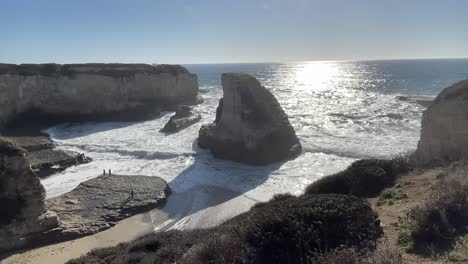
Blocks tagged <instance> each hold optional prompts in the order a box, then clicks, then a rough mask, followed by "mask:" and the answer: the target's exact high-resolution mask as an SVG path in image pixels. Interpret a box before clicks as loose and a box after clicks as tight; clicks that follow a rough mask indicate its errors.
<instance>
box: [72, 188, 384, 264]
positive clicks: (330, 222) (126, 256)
mask: <svg viewBox="0 0 468 264" xmlns="http://www.w3.org/2000/svg"><path fill="white" fill-rule="evenodd" d="M381 235H382V229H381V227H380V225H379V221H378V218H377V215H376V214H375V212H373V210H372V208H371V207H370V205H369V204H368V203H367V202H366V201H365V200H363V199H361V198H357V197H354V196H348V195H341V194H321V195H309V194H304V195H301V196H298V197H295V196H292V195H280V196H275V197H274V198H272V199H271V200H270V201H268V202H266V203H261V204H258V205H257V206H254V207H253V208H252V209H251V210H250V211H248V212H246V213H243V214H241V215H238V216H236V217H234V218H232V219H230V220H228V221H227V222H225V223H224V224H221V225H220V226H217V227H215V228H211V229H200V230H187V231H175V230H174V231H169V232H159V233H155V234H150V235H146V236H144V237H141V238H139V239H137V240H135V241H132V242H129V243H124V244H120V245H119V246H117V247H114V248H105V249H97V250H94V251H92V252H91V253H90V254H88V255H87V256H84V257H81V258H79V259H76V260H73V261H70V262H69V263H75V264H78V263H174V262H177V263H313V262H314V261H315V260H316V259H318V258H320V257H321V256H322V255H321V253H324V252H329V251H332V250H334V249H338V248H340V247H346V248H348V247H349V248H355V249H356V250H371V249H374V248H375V245H376V244H375V241H376V240H377V239H378V238H379V237H380V236H381ZM102 261H104V262H102Z"/></svg>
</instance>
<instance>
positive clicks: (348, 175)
mask: <svg viewBox="0 0 468 264" xmlns="http://www.w3.org/2000/svg"><path fill="white" fill-rule="evenodd" d="M408 169H409V165H408V162H407V160H406V159H404V158H396V159H393V160H378V159H369V160H359V161H356V162H354V163H352V164H351V166H349V167H348V168H347V169H346V170H344V171H341V172H339V173H336V174H333V175H331V176H327V177H324V178H322V179H320V180H318V181H316V182H314V183H312V184H311V185H309V186H308V187H307V188H306V193H309V194H311V193H341V194H352V195H355V196H359V197H374V196H376V195H378V194H379V193H380V192H381V191H382V190H383V189H385V188H387V187H390V186H392V185H394V184H395V181H396V179H397V176H398V175H399V174H400V173H403V172H406V171H408Z"/></svg>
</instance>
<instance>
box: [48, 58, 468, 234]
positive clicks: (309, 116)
mask: <svg viewBox="0 0 468 264" xmlns="http://www.w3.org/2000/svg"><path fill="white" fill-rule="evenodd" d="M184 66H185V67H187V68H188V69H189V70H190V71H191V72H193V73H196V74H197V75H198V78H199V86H200V90H201V92H200V95H201V96H202V97H203V98H204V103H203V104H200V105H197V106H195V110H197V111H199V112H200V113H201V115H202V120H201V121H200V122H199V123H197V124H195V125H192V126H191V127H189V128H187V129H185V130H182V131H181V132H179V133H176V134H172V135H165V134H163V133H161V132H159V129H161V128H162V127H163V126H164V124H165V123H166V122H167V121H168V119H169V118H170V117H171V116H172V115H173V114H174V113H173V112H166V113H163V114H161V116H160V117H159V118H157V119H155V120H151V121H146V122H124V123H123V122H118V123H117V122H107V123H82V124H61V125H58V126H55V127H51V128H49V129H47V130H46V131H45V132H47V133H48V134H49V135H50V136H51V138H52V139H53V140H54V141H55V142H56V144H57V147H58V148H59V149H63V150H73V151H78V152H81V153H84V154H85V155H87V156H89V157H91V158H92V159H93V162H91V163H89V164H83V165H80V166H76V167H71V168H68V169H67V170H65V171H64V172H62V173H58V174H56V175H53V176H51V177H49V178H46V179H43V180H42V183H43V185H44V186H45V189H46V191H47V196H48V197H54V196H57V195H60V194H62V193H64V192H67V191H70V190H71V189H73V188H74V187H76V186H77V185H78V184H79V183H80V182H82V181H84V180H87V179H90V178H93V177H96V176H99V175H100V174H102V170H103V169H106V170H107V169H111V170H112V172H113V173H115V174H129V175H136V174H138V175H149V176H159V177H161V178H163V179H165V180H166V181H167V182H168V183H169V185H170V186H171V188H172V190H173V191H174V192H175V193H179V194H180V193H187V192H190V191H191V190H198V192H192V194H193V193H197V195H191V196H187V197H188V198H187V199H190V200H191V205H189V207H190V208H189V209H187V210H185V211H184V213H180V214H179V213H178V212H173V216H172V218H173V222H174V223H172V224H171V226H175V227H179V228H185V227H201V226H210V225H214V224H216V223H219V222H220V221H223V220H224V219H226V218H227V217H230V216H232V215H235V214H237V213H240V212H242V211H245V210H247V209H248V208H249V207H250V206H251V205H252V204H254V203H255V202H258V201H266V200H268V199H270V198H271V197H272V196H273V195H274V194H277V193H285V192H289V193H292V194H300V193H302V192H303V190H304V188H305V187H306V186H307V185H308V184H310V183H312V182H314V181H316V180H317V179H319V178H321V177H323V176H325V175H329V174H332V173H335V172H337V171H340V170H342V169H344V168H346V167H347V166H348V165H349V164H350V163H351V162H353V161H355V160H358V159H363V158H391V157H394V156H397V155H405V154H408V153H411V152H412V151H414V150H415V148H416V146H417V142H418V140H419V132H420V123H421V116H422V112H423V111H424V109H425V108H426V106H425V104H424V103H425V102H427V101H428V100H432V99H433V98H434V97H435V96H436V95H437V94H438V93H439V92H440V91H441V90H442V89H444V88H445V87H447V86H449V85H451V84H453V83H455V82H457V81H460V80H462V79H466V78H468V59H446V60H393V61H345V62H297V63H261V64H207V65H184ZM223 72H243V73H248V74H252V75H253V76H255V77H256V78H258V79H259V80H260V82H261V83H262V84H263V85H264V86H265V87H266V88H267V89H269V90H270V91H271V92H272V93H273V94H274V95H275V96H276V97H277V99H278V101H279V102H280V103H281V105H282V106H283V108H284V110H285V111H286V113H287V114H288V116H289V120H290V122H291V123H292V125H293V126H294V128H295V129H296V133H297V135H298V137H299V139H300V141H301V143H302V146H303V153H302V155H301V156H299V157H298V158H296V159H295V160H291V161H287V162H282V163H275V164H271V165H268V166H249V165H244V164H240V163H236V162H231V161H225V160H218V159H215V158H213V157H212V156H211V154H210V153H209V152H208V151H207V150H203V149H199V148H198V146H197V143H196V139H197V136H198V130H199V128H200V126H201V125H202V124H206V123H209V122H212V121H213V120H214V117H215V109H216V106H217V104H218V100H219V98H220V97H222V89H221V84H220V78H221V73H223ZM200 190H201V191H200ZM210 193H216V197H218V198H219V194H220V193H229V195H227V196H226V197H225V198H224V199H214V198H213V197H211V196H210ZM211 207H216V208H217V209H216V211H210V212H205V211H206V210H208V209H209V208H211ZM203 212H205V213H203ZM195 214H197V219H198V220H197V221H192V222H191V223H189V222H190V221H187V217H189V216H190V215H192V216H193V215H195ZM213 214H216V215H217V216H213ZM208 217H209V218H210V219H211V221H209V223H208V224H203V223H206V219H207V218H208ZM170 218H171V217H170ZM184 219H185V220H184ZM193 219H195V217H193ZM213 219H214V220H213ZM155 229H158V227H156V226H155Z"/></svg>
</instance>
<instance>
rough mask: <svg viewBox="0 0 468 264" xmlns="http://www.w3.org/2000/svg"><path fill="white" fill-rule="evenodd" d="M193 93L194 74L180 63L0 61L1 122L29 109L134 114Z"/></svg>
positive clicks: (70, 113) (66, 113)
mask: <svg viewBox="0 0 468 264" xmlns="http://www.w3.org/2000/svg"><path fill="white" fill-rule="evenodd" d="M197 92H198V83H197V76H196V75H195V74H191V73H189V72H188V71H187V70H186V69H185V68H183V67H182V66H178V65H148V64H64V65H60V64H21V65H14V64H0V105H1V106H2V109H1V110H0V124H4V123H6V122H7V121H9V120H11V119H12V118H14V117H16V116H17V115H19V114H21V113H29V112H32V113H33V114H34V117H36V116H37V115H38V113H42V114H44V115H45V116H47V117H50V116H58V117H63V116H74V117H80V116H86V117H93V116H97V117H101V116H105V115H110V114H112V113H129V112H130V113H131V115H132V116H133V117H135V115H139V114H140V113H141V112H144V111H150V110H153V109H154V108H157V107H161V106H163V105H167V104H178V103H181V102H188V101H195V100H196V96H197ZM31 119H37V118H31ZM44 119H45V118H44Z"/></svg>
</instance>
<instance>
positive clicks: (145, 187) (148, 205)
mask: <svg viewBox="0 0 468 264" xmlns="http://www.w3.org/2000/svg"><path fill="white" fill-rule="evenodd" d="M132 191H133V195H132ZM170 193H171V189H170V188H169V185H168V184H167V182H166V181H164V180H163V179H161V178H159V177H155V176H154V177H151V176H138V175H134V176H124V175H114V174H113V175H112V176H109V175H108V174H106V175H102V176H99V177H96V178H93V179H90V180H87V181H85V182H82V183H80V185H78V187H76V188H75V189H73V190H72V191H71V192H68V193H66V194H63V195H61V196H58V197H53V198H50V199H48V200H47V201H46V204H47V208H48V209H49V210H51V211H53V212H55V213H57V215H58V216H59V218H60V228H59V230H56V231H53V232H49V233H46V234H44V235H43V236H42V239H39V240H43V243H47V242H57V241H63V240H69V239H75V238H77V237H81V236H86V235H91V234H95V233H97V232H100V231H102V230H105V229H108V228H110V227H112V226H114V225H116V224H117V222H118V221H120V220H122V219H124V218H127V217H130V216H132V215H135V214H139V213H143V212H147V211H149V210H152V209H155V208H156V207H158V206H160V205H162V204H164V202H165V201H166V198H167V196H168V195H169V194H170ZM57 231H59V232H57Z"/></svg>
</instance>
